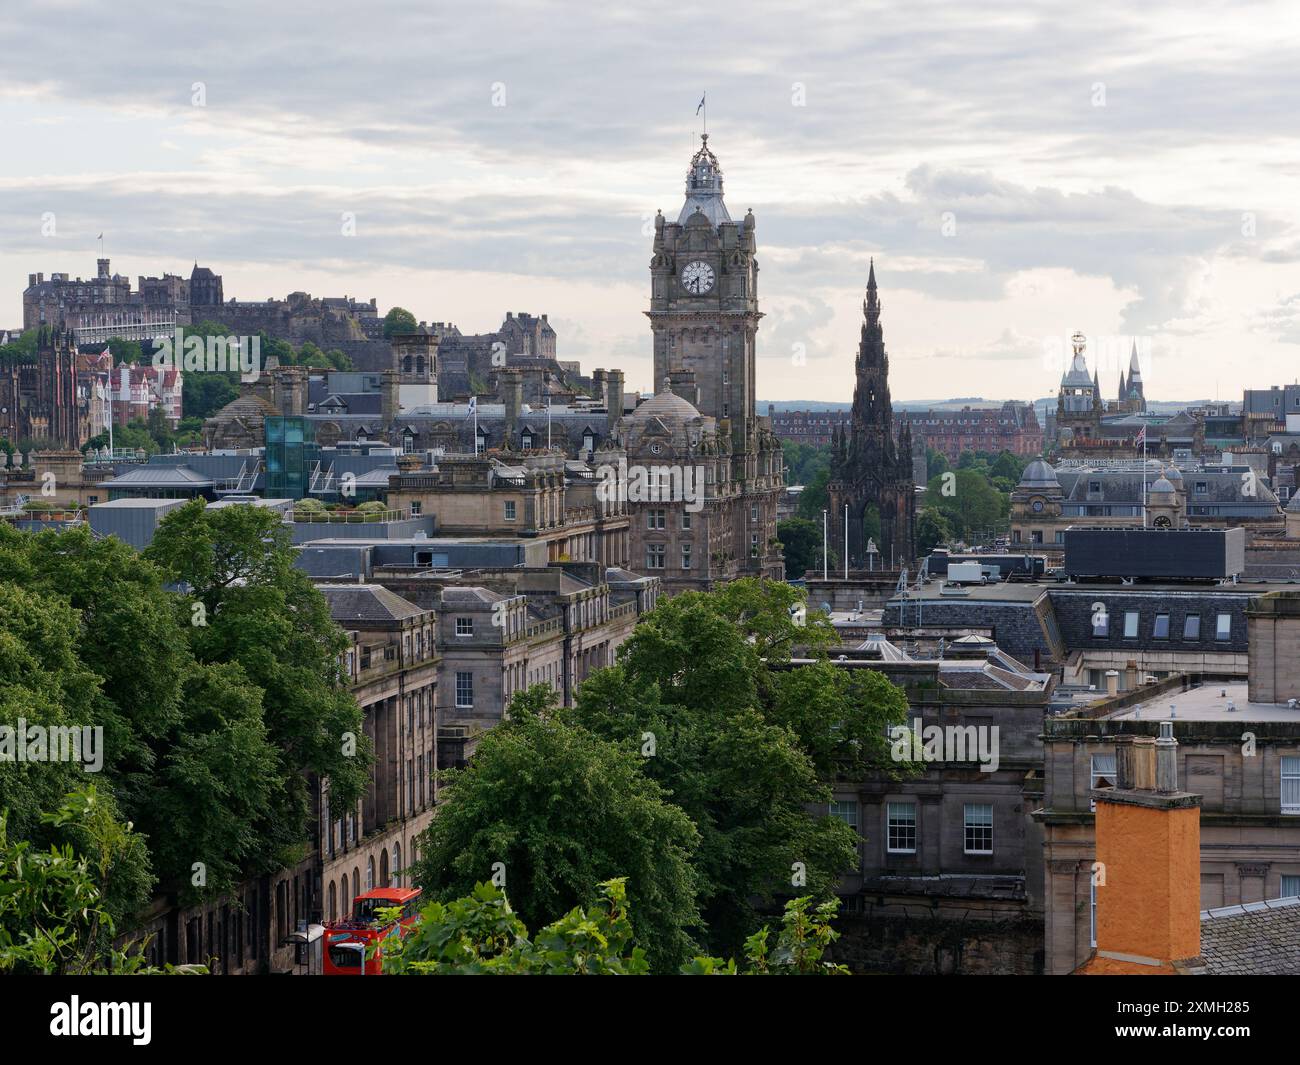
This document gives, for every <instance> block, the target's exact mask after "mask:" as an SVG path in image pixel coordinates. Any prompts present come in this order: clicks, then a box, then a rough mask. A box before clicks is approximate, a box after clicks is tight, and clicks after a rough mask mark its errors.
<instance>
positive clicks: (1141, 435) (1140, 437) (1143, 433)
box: [1133, 425, 1147, 444]
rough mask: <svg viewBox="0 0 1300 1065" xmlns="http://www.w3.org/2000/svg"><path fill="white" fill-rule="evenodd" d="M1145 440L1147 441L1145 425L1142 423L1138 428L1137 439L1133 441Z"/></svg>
mask: <svg viewBox="0 0 1300 1065" xmlns="http://www.w3.org/2000/svg"><path fill="white" fill-rule="evenodd" d="M1146 442H1147V427H1146V426H1145V425H1144V426H1142V428H1141V429H1139V430H1138V435H1137V439H1136V440H1134V441H1133V443H1135V444H1145V443H1146Z"/></svg>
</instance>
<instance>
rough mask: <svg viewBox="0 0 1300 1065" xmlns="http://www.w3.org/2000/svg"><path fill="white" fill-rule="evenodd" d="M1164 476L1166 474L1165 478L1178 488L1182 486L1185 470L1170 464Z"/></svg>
mask: <svg viewBox="0 0 1300 1065" xmlns="http://www.w3.org/2000/svg"><path fill="white" fill-rule="evenodd" d="M1164 476H1165V480H1166V481H1168V482H1169V483H1170V484H1172V485H1174V486H1176V487H1178V488H1182V486H1183V471H1182V470H1180V469H1179V468H1178V467H1177V466H1170V467H1169V468H1168V469H1167V470H1165V474H1164Z"/></svg>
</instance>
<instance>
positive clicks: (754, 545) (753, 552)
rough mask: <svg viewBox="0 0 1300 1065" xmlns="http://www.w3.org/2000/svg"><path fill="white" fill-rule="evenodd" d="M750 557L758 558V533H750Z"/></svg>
mask: <svg viewBox="0 0 1300 1065" xmlns="http://www.w3.org/2000/svg"><path fill="white" fill-rule="evenodd" d="M749 557H750V558H758V533H750V534H749Z"/></svg>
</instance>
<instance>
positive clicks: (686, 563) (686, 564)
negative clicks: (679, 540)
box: [682, 544, 691, 569]
mask: <svg viewBox="0 0 1300 1065" xmlns="http://www.w3.org/2000/svg"><path fill="white" fill-rule="evenodd" d="M690 568H691V545H690V544H682V569H690Z"/></svg>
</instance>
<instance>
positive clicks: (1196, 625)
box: [1183, 614, 1201, 640]
mask: <svg viewBox="0 0 1300 1065" xmlns="http://www.w3.org/2000/svg"><path fill="white" fill-rule="evenodd" d="M1200 638H1201V615H1200V614H1188V615H1187V617H1186V618H1185V619H1184V620H1183V639H1184V640H1199V639H1200Z"/></svg>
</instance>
